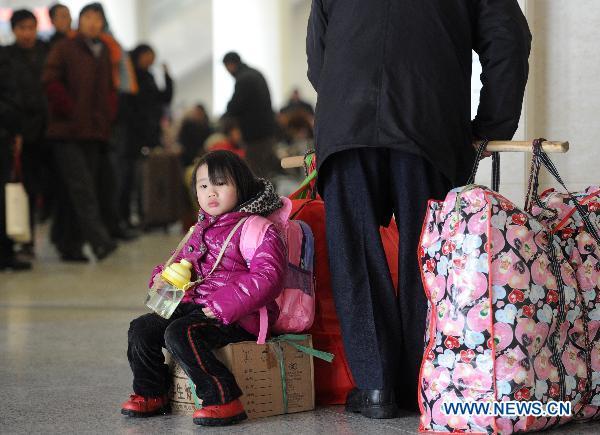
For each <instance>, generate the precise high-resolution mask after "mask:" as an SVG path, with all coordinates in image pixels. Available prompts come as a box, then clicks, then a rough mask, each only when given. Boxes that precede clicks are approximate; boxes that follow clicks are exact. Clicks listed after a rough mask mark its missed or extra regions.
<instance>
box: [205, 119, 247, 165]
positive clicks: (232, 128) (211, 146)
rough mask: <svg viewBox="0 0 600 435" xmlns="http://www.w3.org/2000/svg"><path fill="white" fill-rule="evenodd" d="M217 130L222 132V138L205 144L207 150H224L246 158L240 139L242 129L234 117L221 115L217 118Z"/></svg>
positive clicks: (244, 148)
mask: <svg viewBox="0 0 600 435" xmlns="http://www.w3.org/2000/svg"><path fill="white" fill-rule="evenodd" d="M219 131H220V132H221V133H223V136H224V137H223V139H221V140H216V141H211V142H208V143H206V144H205V146H204V149H205V151H207V152H210V151H217V150H225V151H231V152H232V153H234V154H237V155H238V156H239V157H241V158H242V159H245V158H246V147H245V145H244V143H243V140H242V130H241V129H240V125H239V123H238V122H237V120H236V119H235V118H231V117H228V116H223V117H222V118H221V119H220V120H219Z"/></svg>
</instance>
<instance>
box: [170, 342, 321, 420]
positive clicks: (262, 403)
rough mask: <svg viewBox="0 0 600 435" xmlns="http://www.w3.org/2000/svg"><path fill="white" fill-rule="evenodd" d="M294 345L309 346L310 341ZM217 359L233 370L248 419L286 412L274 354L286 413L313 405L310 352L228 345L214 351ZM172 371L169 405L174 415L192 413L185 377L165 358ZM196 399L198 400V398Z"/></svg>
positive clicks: (287, 347) (285, 346) (271, 346)
mask: <svg viewBox="0 0 600 435" xmlns="http://www.w3.org/2000/svg"><path fill="white" fill-rule="evenodd" d="M297 343H298V344H301V345H304V346H308V347H312V340H311V337H310V336H309V335H307V338H306V340H304V341H299V342H297ZM215 354H216V355H217V358H219V360H220V361H221V362H223V364H225V366H226V367H227V368H228V369H229V370H230V371H231V372H232V373H233V375H234V376H235V379H236V381H237V383H238V385H239V387H240V389H241V390H242V392H243V393H244V395H243V396H242V397H241V401H242V403H243V404H244V408H245V410H246V413H247V414H248V418H261V417H270V416H272V415H279V414H284V413H286V409H285V403H284V394H283V379H282V376H281V368H280V363H279V357H278V354H279V355H281V356H282V358H283V365H284V367H285V384H286V386H287V388H286V392H287V413H293V412H301V411H310V410H313V409H314V408H315V389H314V367H313V359H312V356H311V355H308V354H306V353H304V352H301V351H299V350H297V349H296V348H295V347H293V346H292V345H290V344H288V343H285V342H281V343H273V342H268V343H267V344H264V345H259V344H256V343H255V342H249V341H245V342H241V343H235V344H230V345H228V346H225V347H224V348H222V349H219V350H217V351H215ZM169 360H170V361H169V365H170V366H171V372H172V374H173V388H172V390H171V394H170V396H171V406H172V409H173V413H174V414H183V415H192V414H193V413H194V410H195V409H196V407H195V404H194V399H193V395H192V390H191V387H190V385H189V382H188V377H187V375H186V374H185V373H184V371H183V370H182V369H181V367H179V365H178V364H176V363H175V362H174V361H173V360H172V359H171V358H169ZM200 399H202V398H201V397H200Z"/></svg>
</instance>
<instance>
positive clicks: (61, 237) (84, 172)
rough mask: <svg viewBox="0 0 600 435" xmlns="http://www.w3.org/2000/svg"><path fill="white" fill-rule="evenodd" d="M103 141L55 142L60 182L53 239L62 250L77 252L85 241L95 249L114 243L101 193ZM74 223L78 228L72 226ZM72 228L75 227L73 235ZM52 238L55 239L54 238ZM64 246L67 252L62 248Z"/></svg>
mask: <svg viewBox="0 0 600 435" xmlns="http://www.w3.org/2000/svg"><path fill="white" fill-rule="evenodd" d="M104 146H105V144H103V143H101V142H62V143H59V142H55V143H54V144H53V152H54V158H55V159H56V167H57V169H58V172H59V175H60V179H61V183H62V186H61V189H64V190H66V192H64V191H63V192H61V193H59V194H58V202H59V204H58V210H59V212H58V216H57V219H59V220H60V222H58V223H57V231H56V233H54V231H53V233H54V237H56V238H57V239H58V240H57V246H58V247H59V250H61V251H63V253H64V249H66V250H69V251H75V252H76V251H77V246H80V245H81V243H82V242H83V241H84V240H86V241H88V242H90V244H91V245H92V248H93V249H94V250H95V249H96V248H98V247H103V246H106V245H108V244H111V243H112V239H111V237H110V235H109V233H108V230H107V228H106V226H105V223H104V220H103V216H102V208H101V203H100V200H99V194H103V195H109V194H112V193H111V192H106V191H105V192H100V190H99V186H100V178H101V177H100V171H103V170H105V168H103V167H102V162H103V155H102V153H103V147H104ZM73 221H75V222H76V223H77V225H76V227H75V226H69V223H70V222H73ZM69 228H73V232H71V231H70V229H69ZM54 237H53V238H54ZM61 247H64V249H61Z"/></svg>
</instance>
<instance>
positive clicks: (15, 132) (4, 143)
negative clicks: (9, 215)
mask: <svg viewBox="0 0 600 435" xmlns="http://www.w3.org/2000/svg"><path fill="white" fill-rule="evenodd" d="M0 77H2V80H0V271H1V270H6V269H12V270H26V269H30V268H31V263H29V262H25V261H20V260H18V259H17V258H16V256H15V253H14V250H13V241H12V240H10V239H9V238H8V237H6V210H5V206H6V202H5V197H4V185H5V184H6V183H8V182H10V181H12V180H11V177H12V174H13V161H14V159H13V156H14V154H13V152H14V148H15V147H17V146H20V145H21V142H22V136H19V131H20V125H21V120H22V118H23V112H22V110H21V106H20V104H19V102H18V101H17V100H16V98H15V96H17V95H18V87H17V78H16V77H15V75H14V72H13V69H12V68H11V65H10V58H9V57H8V53H7V50H6V49H5V48H4V47H0Z"/></svg>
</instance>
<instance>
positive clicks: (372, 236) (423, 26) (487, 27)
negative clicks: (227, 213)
mask: <svg viewBox="0 0 600 435" xmlns="http://www.w3.org/2000/svg"><path fill="white" fill-rule="evenodd" d="M356 11H360V13H356ZM530 43H531V35H530V33H529V29H528V27H527V22H526V20H525V18H524V16H523V14H522V12H521V10H520V8H519V6H518V4H517V1H516V0H495V1H492V0H469V1H467V0H461V1H458V0H457V1H451V2H449V1H447V0H420V1H412V0H410V1H409V0H397V1H389V0H372V1H369V7H368V8H365V7H364V2H363V1H361V0H344V1H339V0H313V3H312V10H311V14H310V18H309V23H308V37H307V54H308V77H309V79H310V81H311V83H312V84H313V86H314V88H315V90H316V91H317V93H318V101H317V112H316V122H315V124H316V126H315V128H316V144H317V146H316V151H317V161H318V164H319V189H320V192H321V193H322V195H323V197H324V200H325V207H326V216H327V238H328V248H329V253H330V270H331V279H332V285H333V291H334V297H335V301H336V308H337V310H338V315H339V318H340V322H341V327H342V335H343V339H344V345H345V348H346V353H347V355H348V360H349V363H350V368H351V370H352V374H353V376H354V379H355V381H356V384H357V387H358V389H356V390H354V391H352V392H351V393H350V394H349V396H348V398H347V403H346V409H347V410H349V411H353V412H361V413H362V414H363V415H365V416H367V417H373V418H387V417H394V416H395V415H397V410H398V407H397V405H400V406H401V407H404V408H416V401H415V399H416V397H417V378H418V373H419V366H420V363H421V359H422V356H423V348H424V343H423V336H424V329H425V317H426V310H427V303H426V299H425V295H424V292H423V287H422V283H421V279H420V271H419V265H418V262H417V255H416V252H417V245H418V239H419V234H420V231H421V226H422V222H423V219H424V215H425V210H426V203H427V200H428V199H429V198H438V199H441V198H443V197H444V196H445V194H446V193H447V191H448V189H450V188H451V187H452V186H458V185H461V184H463V183H464V182H465V181H466V180H467V178H468V175H469V169H470V168H471V166H472V164H473V161H474V149H473V146H472V143H473V140H474V139H478V138H480V139H482V138H487V139H510V138H511V137H512V136H513V134H514V132H515V130H516V128H517V123H518V120H519V117H520V112H521V105H522V99H523V94H524V88H525V83H526V81H527V75H528V56H529V50H530ZM471 50H475V51H476V52H477V53H478V54H479V56H480V60H481V63H482V67H483V74H482V76H481V79H482V82H483V89H482V91H481V96H480V97H481V98H480V105H479V111H478V113H477V116H476V118H475V120H474V121H473V122H471V120H470V80H471V63H472V60H471ZM392 214H394V215H395V217H396V220H397V223H398V227H399V230H400V251H399V274H400V279H399V285H398V293H399V294H398V297H396V296H395V292H394V290H395V289H394V288H393V286H392V281H391V278H390V274H389V271H388V269H387V265H386V257H385V254H384V251H383V247H382V245H381V239H380V237H379V232H378V227H379V226H380V225H387V224H388V223H389V220H390V216H391V215H392Z"/></svg>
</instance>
